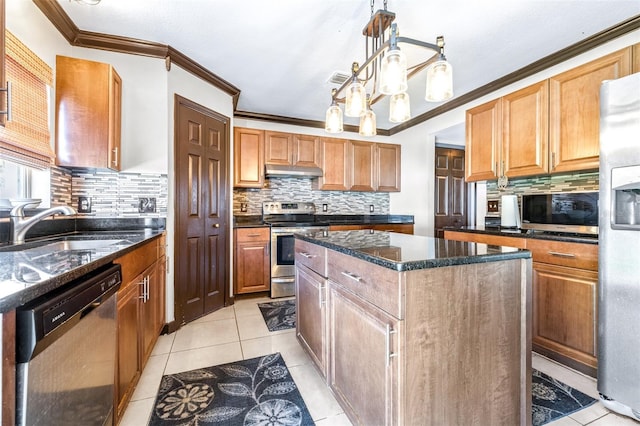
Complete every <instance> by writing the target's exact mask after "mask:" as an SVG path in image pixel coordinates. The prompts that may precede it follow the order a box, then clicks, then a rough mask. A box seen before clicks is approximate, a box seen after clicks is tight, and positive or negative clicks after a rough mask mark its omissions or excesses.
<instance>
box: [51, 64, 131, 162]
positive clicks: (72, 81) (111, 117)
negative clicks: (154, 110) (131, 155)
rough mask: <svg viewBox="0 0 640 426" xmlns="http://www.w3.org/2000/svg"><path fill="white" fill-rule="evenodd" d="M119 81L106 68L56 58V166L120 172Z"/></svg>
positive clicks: (120, 114)
mask: <svg viewBox="0 0 640 426" xmlns="http://www.w3.org/2000/svg"><path fill="white" fill-rule="evenodd" d="M121 116H122V80H121V79H120V76H119V75H118V73H117V72H116V70H115V69H114V68H113V67H112V66H111V65H109V64H104V63H101V62H94V61H88V60H85V59H78V58H70V57H66V56H57V57H56V164H57V165H59V166H63V167H92V168H107V169H112V170H120V169H121V161H120V157H121V149H120V140H121V126H122V117H121Z"/></svg>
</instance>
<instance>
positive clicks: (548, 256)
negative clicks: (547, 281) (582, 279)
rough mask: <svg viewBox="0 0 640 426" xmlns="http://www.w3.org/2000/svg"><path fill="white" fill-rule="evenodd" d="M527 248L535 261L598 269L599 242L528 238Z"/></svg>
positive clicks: (592, 269) (591, 269)
mask: <svg viewBox="0 0 640 426" xmlns="http://www.w3.org/2000/svg"><path fill="white" fill-rule="evenodd" d="M527 250H530V251H531V255H532V256H533V261H534V262H541V263H550V264H552V265H560V266H568V267H571V268H579V269H587V270H590V271H597V270H598V245H597V244H581V243H566V242H563V241H549V240H534V239H528V240H527Z"/></svg>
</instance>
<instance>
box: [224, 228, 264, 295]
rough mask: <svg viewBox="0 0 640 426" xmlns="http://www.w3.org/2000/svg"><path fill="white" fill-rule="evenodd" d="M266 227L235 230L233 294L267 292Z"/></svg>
mask: <svg viewBox="0 0 640 426" xmlns="http://www.w3.org/2000/svg"><path fill="white" fill-rule="evenodd" d="M270 235H271V234H270V230H269V228H268V227H262V228H237V229H236V230H235V250H234V251H235V258H234V274H233V275H234V278H233V279H234V293H235V294H245V293H255V292H259V291H269V289H270V288H271V250H270V247H271V239H270Z"/></svg>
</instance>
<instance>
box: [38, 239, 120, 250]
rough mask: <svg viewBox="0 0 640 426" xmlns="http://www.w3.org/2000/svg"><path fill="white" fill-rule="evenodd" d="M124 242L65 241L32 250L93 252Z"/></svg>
mask: <svg viewBox="0 0 640 426" xmlns="http://www.w3.org/2000/svg"><path fill="white" fill-rule="evenodd" d="M121 241H123V240H65V241H56V242H55V243H49V244H45V245H43V246H39V247H36V248H34V249H30V250H36V249H37V250H47V251H70V250H91V249H97V248H101V247H106V246H110V245H112V244H117V243H119V242H121Z"/></svg>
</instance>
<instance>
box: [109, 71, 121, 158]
mask: <svg viewBox="0 0 640 426" xmlns="http://www.w3.org/2000/svg"><path fill="white" fill-rule="evenodd" d="M109 92H110V93H111V95H110V96H109V152H108V158H109V168H110V169H113V170H120V169H121V167H122V166H121V161H120V160H121V157H122V152H121V151H122V150H121V148H120V145H121V143H120V141H121V135H122V79H121V78H120V76H119V75H118V73H117V72H116V70H115V69H113V68H111V69H110V76H109Z"/></svg>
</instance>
